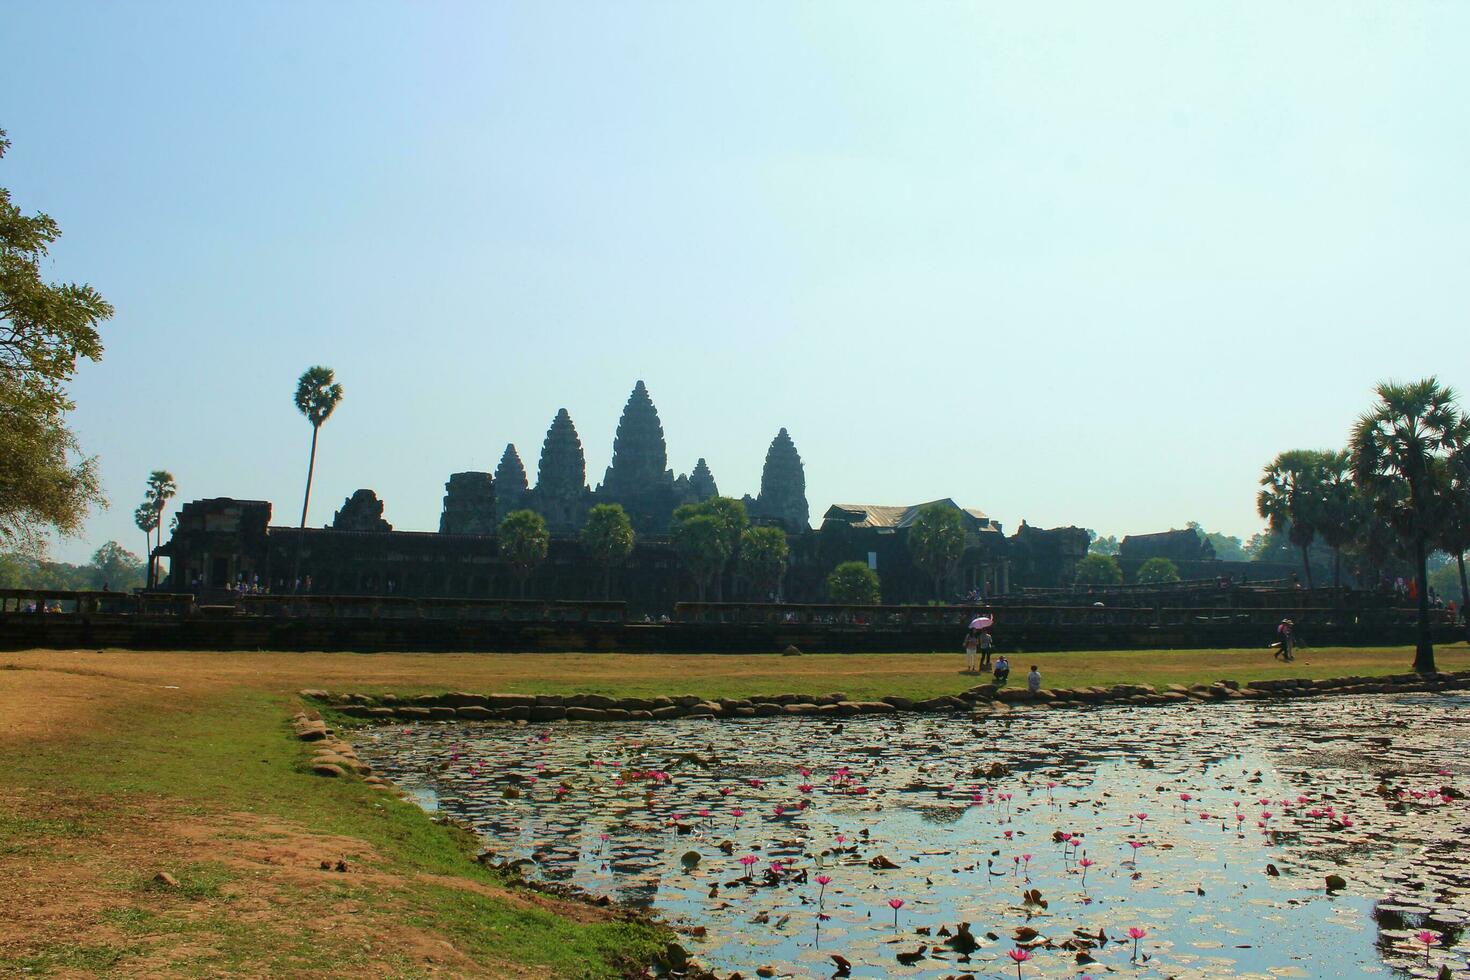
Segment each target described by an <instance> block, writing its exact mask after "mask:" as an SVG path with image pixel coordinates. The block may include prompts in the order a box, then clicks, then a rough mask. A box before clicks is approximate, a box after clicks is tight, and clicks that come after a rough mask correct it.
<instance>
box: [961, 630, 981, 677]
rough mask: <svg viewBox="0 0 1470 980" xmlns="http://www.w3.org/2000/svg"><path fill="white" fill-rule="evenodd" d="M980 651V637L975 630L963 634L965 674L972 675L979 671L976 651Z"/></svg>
mask: <svg viewBox="0 0 1470 980" xmlns="http://www.w3.org/2000/svg"><path fill="white" fill-rule="evenodd" d="M979 649H980V637H979V636H978V635H977V633H976V631H975V630H970V631H969V632H968V633H966V634H965V673H967V674H974V673H977V672H978V671H979V660H978V658H977V655H976V653H977V651H978V650H979Z"/></svg>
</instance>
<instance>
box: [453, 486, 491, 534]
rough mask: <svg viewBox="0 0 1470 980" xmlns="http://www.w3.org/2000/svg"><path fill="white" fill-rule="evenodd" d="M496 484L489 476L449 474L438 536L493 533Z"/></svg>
mask: <svg viewBox="0 0 1470 980" xmlns="http://www.w3.org/2000/svg"><path fill="white" fill-rule="evenodd" d="M496 526H497V525H496V511H495V481H494V479H493V478H492V477H491V476H490V474H489V473H475V472H469V473H451V474H450V476H449V482H448V483H446V484H444V512H443V513H442V514H440V515H439V533H440V534H494V533H495V529H496Z"/></svg>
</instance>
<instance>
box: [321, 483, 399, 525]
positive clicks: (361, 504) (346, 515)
mask: <svg viewBox="0 0 1470 980" xmlns="http://www.w3.org/2000/svg"><path fill="white" fill-rule="evenodd" d="M332 530H334V531H391V530H393V525H392V524H389V523H388V522H387V521H385V520H383V502H382V501H381V500H379V499H378V495H377V494H375V493H373V492H372V491H371V490H366V489H364V490H356V491H354V492H353V494H352V496H350V497H348V498H347V499H346V500H344V501H342V509H341V510H339V511H337V512H336V513H335V514H333V515H332Z"/></svg>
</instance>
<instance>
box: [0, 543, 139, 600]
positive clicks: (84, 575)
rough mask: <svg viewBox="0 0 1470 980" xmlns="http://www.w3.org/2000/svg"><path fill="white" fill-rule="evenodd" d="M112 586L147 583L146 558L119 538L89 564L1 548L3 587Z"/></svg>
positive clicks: (117, 589)
mask: <svg viewBox="0 0 1470 980" xmlns="http://www.w3.org/2000/svg"><path fill="white" fill-rule="evenodd" d="M104 584H105V585H107V586H109V587H110V588H111V589H112V590H113V591H115V592H126V591H128V590H131V589H134V588H137V587H138V586H141V585H142V584H143V562H142V560H141V559H139V558H138V556H137V555H135V554H133V553H132V552H131V551H128V550H127V549H125V548H124V547H123V546H122V545H120V544H118V543H117V542H116V541H109V542H107V543H106V544H104V545H103V546H102V547H100V548H98V549H97V551H96V552H95V553H94V554H93V555H92V562H91V564H89V565H72V564H69V563H68V562H60V561H47V560H46V559H44V558H38V557H36V556H35V555H33V554H29V553H25V552H14V551H12V552H0V589H68V590H71V591H77V592H86V591H91V590H96V589H100V588H102V586H103V585H104Z"/></svg>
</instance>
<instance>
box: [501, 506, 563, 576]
mask: <svg viewBox="0 0 1470 980" xmlns="http://www.w3.org/2000/svg"><path fill="white" fill-rule="evenodd" d="M550 549H551V532H549V531H547V530H546V520H545V518H543V517H542V516H541V515H540V514H538V513H536V512H535V511H534V510H513V511H511V512H510V513H509V514H506V515H505V520H503V521H501V522H500V556H501V557H502V558H504V559H505V562H506V564H508V565H509V566H510V569H511V572H512V573H513V574H514V575H515V577H516V579H517V580H518V581H519V582H520V584H521V594H522V595H525V592H526V580H527V579H528V578H529V577H530V575H531V572H532V571H534V570H535V568H536V566H538V565H540V564H541V563H542V562H544V561H545V560H546V554H547V552H548V551H549V550H550Z"/></svg>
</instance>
